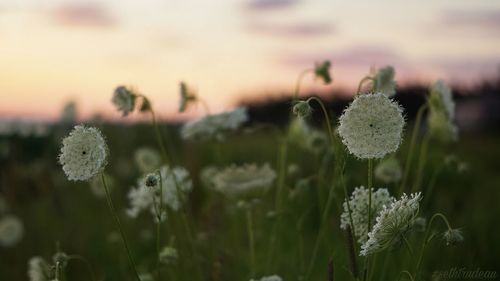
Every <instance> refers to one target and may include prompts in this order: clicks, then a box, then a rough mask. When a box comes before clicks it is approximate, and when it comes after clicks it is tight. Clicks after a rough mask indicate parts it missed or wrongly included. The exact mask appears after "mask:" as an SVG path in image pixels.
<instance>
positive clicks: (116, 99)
mask: <svg viewBox="0 0 500 281" xmlns="http://www.w3.org/2000/svg"><path fill="white" fill-rule="evenodd" d="M136 97H137V95H136V94H134V92H133V91H131V90H130V89H128V88H127V87H125V86H118V87H117V88H116V89H115V91H114V92H113V98H112V99H111V101H112V102H113V104H114V105H115V106H116V108H117V109H118V111H121V112H122V114H123V116H127V115H128V114H129V113H130V112H132V111H134V107H135V99H136Z"/></svg>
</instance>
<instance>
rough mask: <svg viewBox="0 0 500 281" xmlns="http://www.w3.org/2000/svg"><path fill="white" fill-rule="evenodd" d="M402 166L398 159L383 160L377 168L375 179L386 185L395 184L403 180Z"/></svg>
mask: <svg viewBox="0 0 500 281" xmlns="http://www.w3.org/2000/svg"><path fill="white" fill-rule="evenodd" d="M402 173H403V172H402V170H401V165H400V164H399V161H398V159H396V157H388V158H386V159H384V160H382V161H381V162H380V163H379V164H378V165H377V167H376V168H375V177H376V178H377V179H379V180H381V181H382V182H384V183H394V182H398V181H400V180H401V176H402Z"/></svg>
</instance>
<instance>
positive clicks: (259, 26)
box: [248, 22, 335, 37]
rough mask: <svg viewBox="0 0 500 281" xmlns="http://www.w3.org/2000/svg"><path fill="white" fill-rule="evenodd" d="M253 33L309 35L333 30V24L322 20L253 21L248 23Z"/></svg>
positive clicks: (288, 35)
mask: <svg viewBox="0 0 500 281" xmlns="http://www.w3.org/2000/svg"><path fill="white" fill-rule="evenodd" d="M248 30H249V31H250V32H253V33H255V34H259V35H260V34H261V35H267V36H279V37H311V36H322V35H328V34H332V33H334V32H335V28H334V27H333V25H331V24H329V23H324V22H303V23H294V24H271V23H263V22H255V23H251V24H249V25H248Z"/></svg>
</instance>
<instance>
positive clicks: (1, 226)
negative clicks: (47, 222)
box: [0, 215, 24, 247]
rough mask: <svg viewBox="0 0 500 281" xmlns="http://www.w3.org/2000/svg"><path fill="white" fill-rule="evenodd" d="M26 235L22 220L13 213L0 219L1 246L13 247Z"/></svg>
mask: <svg viewBox="0 0 500 281" xmlns="http://www.w3.org/2000/svg"><path fill="white" fill-rule="evenodd" d="M23 235H24V226H23V223H22V222H21V220H20V219H19V218H18V217H16V216H12V215H7V216H4V217H3V218H2V219H0V246H3V247H12V246H14V245H16V244H17V243H18V242H19V241H21V239H22V238H23Z"/></svg>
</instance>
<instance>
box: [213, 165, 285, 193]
mask: <svg viewBox="0 0 500 281" xmlns="http://www.w3.org/2000/svg"><path fill="white" fill-rule="evenodd" d="M275 178H276V172H275V171H274V170H273V169H272V168H271V167H270V165H269V164H267V163H266V164H264V165H262V166H260V167H259V166H258V165H256V164H245V165H241V166H236V165H231V166H229V167H226V168H225V169H222V170H220V171H219V172H218V173H217V174H216V175H215V176H214V178H213V183H214V185H215V189H216V190H217V191H219V192H221V193H223V194H225V195H227V196H229V197H251V196H255V195H261V194H262V193H263V192H265V191H266V190H267V189H268V188H269V187H270V186H271V185H272V184H273V182H274V179H275Z"/></svg>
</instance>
